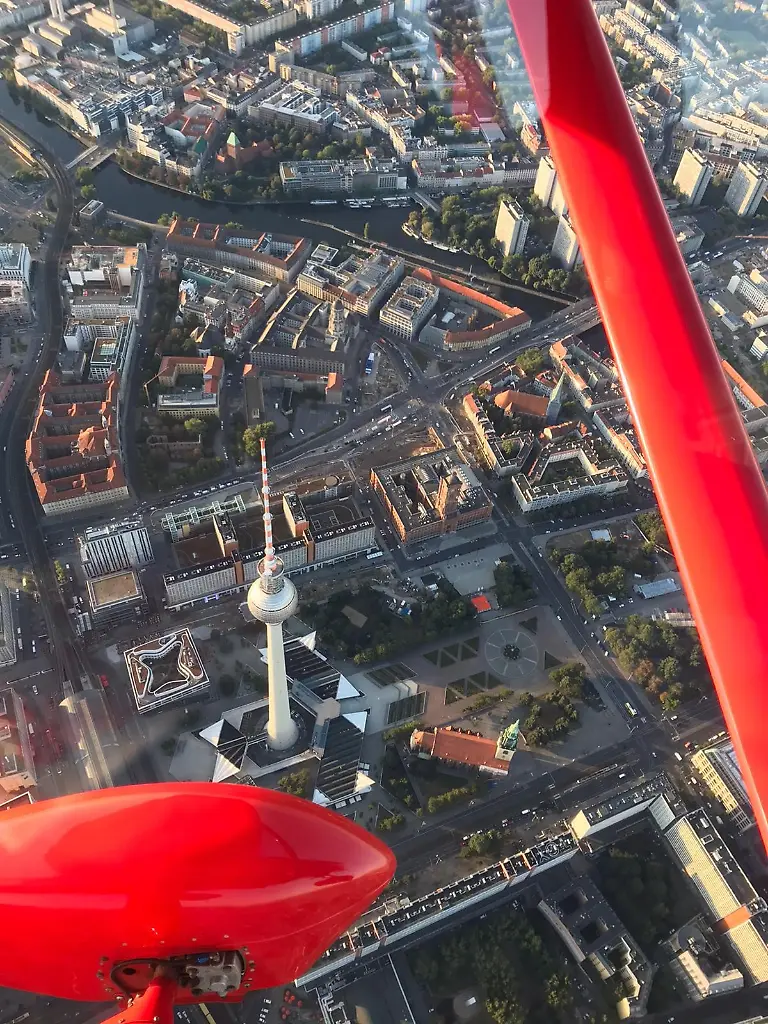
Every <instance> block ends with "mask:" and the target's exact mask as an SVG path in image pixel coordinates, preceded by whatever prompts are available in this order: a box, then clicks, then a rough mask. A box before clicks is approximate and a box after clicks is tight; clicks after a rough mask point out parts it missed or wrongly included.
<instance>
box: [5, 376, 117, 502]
mask: <svg viewBox="0 0 768 1024" xmlns="http://www.w3.org/2000/svg"><path fill="white" fill-rule="evenodd" d="M119 385H120V382H119V378H118V376H117V374H116V373H113V374H111V375H110V376H109V377H108V378H107V379H106V380H105V381H91V382H89V383H87V384H66V385H64V384H62V383H61V380H60V378H59V376H58V375H57V374H56V373H54V372H53V371H52V370H49V371H48V372H47V373H46V375H45V377H44V378H43V383H42V384H41V386H40V401H39V403H38V407H37V412H36V414H35V419H34V422H33V425H32V431H31V433H30V435H29V437H28V438H27V443H26V450H25V451H26V462H27V469H28V470H29V473H30V475H31V477H32V481H33V483H34V486H35V490H36V491H37V496H38V498H39V500H40V504H41V505H42V508H43V511H44V512H45V514H46V515H51V514H57V513H61V512H74V511H80V510H82V509H84V508H87V507H89V506H91V505H105V504H108V503H110V502H113V501H122V500H123V499H124V498H127V497H128V487H127V486H126V483H125V477H124V475H123V469H122V466H121V464H120V457H119V456H120V452H119V444H118V437H117V397H118V389H119Z"/></svg>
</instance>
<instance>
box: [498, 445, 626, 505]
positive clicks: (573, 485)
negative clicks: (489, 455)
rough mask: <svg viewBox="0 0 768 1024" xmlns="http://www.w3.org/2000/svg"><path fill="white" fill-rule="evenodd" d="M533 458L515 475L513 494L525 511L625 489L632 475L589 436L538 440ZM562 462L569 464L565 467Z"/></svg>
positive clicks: (511, 477)
mask: <svg viewBox="0 0 768 1024" xmlns="http://www.w3.org/2000/svg"><path fill="white" fill-rule="evenodd" d="M533 456H534V457H533V458H532V459H531V460H529V461H528V463H526V465H525V466H524V468H523V470H522V471H521V472H519V473H515V474H512V475H511V476H510V481H511V484H512V493H513V494H514V496H515V498H516V499H517V502H518V504H519V505H520V509H521V511H523V512H533V511H536V510H538V509H542V508H552V507H553V506H555V505H563V504H568V503H569V502H572V501H576V500H577V499H578V498H581V497H585V496H586V495H588V494H592V495H595V496H597V495H601V494H613V493H615V492H616V491H623V490H626V488H627V484H628V482H629V477H628V476H627V473H626V472H625V470H624V469H623V467H622V466H620V465H619V463H618V462H617V461H616V460H615V459H610V458H606V457H605V454H604V452H603V451H601V449H600V446H595V445H594V444H593V442H592V440H591V439H590V438H589V437H582V436H581V435H579V434H576V435H575V436H566V437H561V438H556V439H555V440H552V441H549V442H546V441H545V442H541V441H539V442H537V443H536V444H535V445H534V449H533ZM563 463H570V465H569V466H564V465H563Z"/></svg>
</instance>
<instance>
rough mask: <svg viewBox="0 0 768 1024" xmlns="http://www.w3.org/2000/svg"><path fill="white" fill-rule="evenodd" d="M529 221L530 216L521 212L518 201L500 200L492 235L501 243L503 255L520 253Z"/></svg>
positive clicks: (517, 254) (526, 234)
mask: <svg viewBox="0 0 768 1024" xmlns="http://www.w3.org/2000/svg"><path fill="white" fill-rule="evenodd" d="M530 222H531V221H530V218H529V217H527V216H526V215H525V214H524V213H523V210H522V208H521V206H520V205H519V203H516V202H508V201H506V200H502V201H501V203H500V204H499V212H498V215H497V217H496V230H495V232H494V237H495V238H496V241H497V242H500V243H501V251H502V252H503V253H504V255H505V256H519V255H521V254H522V252H523V249H524V248H525V240H526V238H527V236H528V227H529V225H530Z"/></svg>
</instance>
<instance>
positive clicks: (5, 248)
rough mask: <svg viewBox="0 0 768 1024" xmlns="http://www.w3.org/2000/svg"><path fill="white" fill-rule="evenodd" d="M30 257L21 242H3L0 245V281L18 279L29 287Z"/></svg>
mask: <svg viewBox="0 0 768 1024" xmlns="http://www.w3.org/2000/svg"><path fill="white" fill-rule="evenodd" d="M31 273H32V257H31V256H30V255H29V249H28V248H27V247H26V245H24V244H23V242H4V243H3V244H2V245H0V281H20V282H21V283H22V284H23V285H24V286H25V287H26V288H29V281H30V275H31Z"/></svg>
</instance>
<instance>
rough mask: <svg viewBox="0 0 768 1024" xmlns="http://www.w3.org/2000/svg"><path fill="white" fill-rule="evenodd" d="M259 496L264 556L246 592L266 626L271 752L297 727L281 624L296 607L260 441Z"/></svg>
mask: <svg viewBox="0 0 768 1024" xmlns="http://www.w3.org/2000/svg"><path fill="white" fill-rule="evenodd" d="M261 493H262V500H263V502H264V557H263V558H262V559H261V561H260V562H259V564H258V573H259V578H258V579H257V580H254V582H253V583H252V584H251V586H250V587H249V589H248V608H249V609H250V612H251V615H253V617H254V618H255V619H258V620H259V622H263V623H264V625H265V626H266V627H267V674H268V678H269V720H268V722H267V742H268V743H269V745H270V747H272V749H273V750H286V749H287V748H288V747H291V746H293V744H294V743H295V742H296V738H297V736H298V728H297V726H296V723H295V722H294V720H293V719H292V718H291V708H290V704H289V702H288V678H287V676H286V673H285V651H284V649H283V623H284V622H285V620H286V619H289V618H290V617H291V615H293V613H294V612H295V611H296V609H297V608H298V605H299V598H298V595H297V593H296V587H295V586H294V585H293V583H291V581H290V580H289V579H288V578H287V577H286V575H285V567H284V565H283V562H282V560H281V559H280V558H278V557H277V556H276V555H275V545H274V541H273V539H272V513H271V512H270V510H269V480H268V478H267V446H266V442H265V441H264V438H262V439H261Z"/></svg>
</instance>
